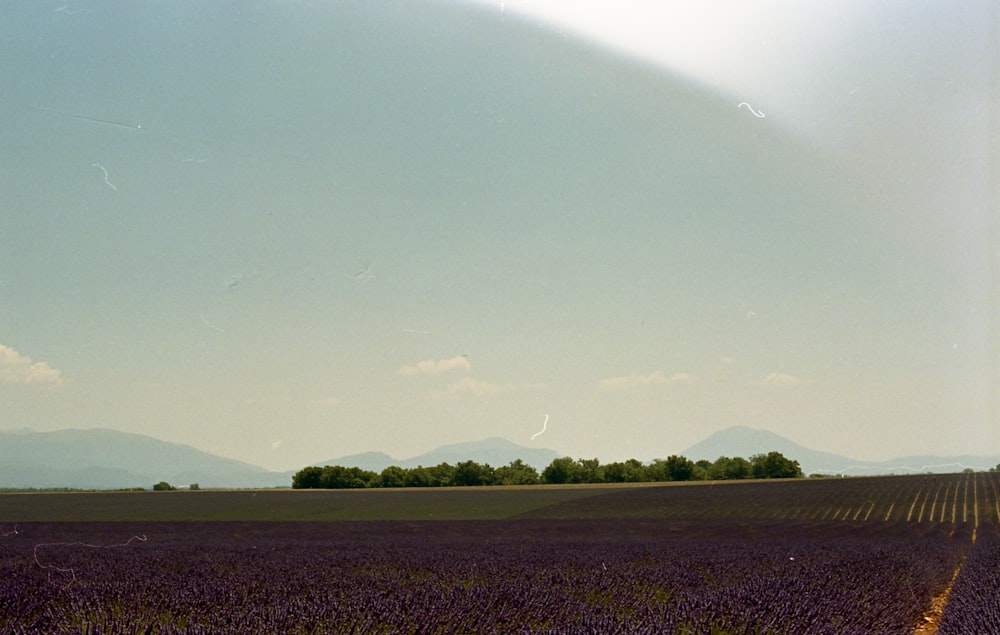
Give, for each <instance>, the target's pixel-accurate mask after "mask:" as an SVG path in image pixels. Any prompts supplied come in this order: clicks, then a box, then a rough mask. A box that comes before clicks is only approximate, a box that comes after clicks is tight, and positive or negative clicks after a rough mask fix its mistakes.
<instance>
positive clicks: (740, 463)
mask: <svg viewBox="0 0 1000 635" xmlns="http://www.w3.org/2000/svg"><path fill="white" fill-rule="evenodd" d="M708 478H710V479H714V480H719V481H726V480H733V479H742V478H750V462H749V461H747V460H746V459H744V458H743V457H742V456H736V457H733V458H729V457H728V456H720V457H719V458H717V459H715V462H714V463H712V465H711V466H709V468H708Z"/></svg>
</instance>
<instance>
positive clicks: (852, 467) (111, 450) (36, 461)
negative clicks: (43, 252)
mask: <svg viewBox="0 0 1000 635" xmlns="http://www.w3.org/2000/svg"><path fill="white" fill-rule="evenodd" d="M771 451H778V452H781V453H782V454H784V455H785V456H786V457H788V458H790V459H794V460H796V461H798V462H799V465H800V466H801V467H802V470H803V472H805V473H806V474H815V473H822V474H844V475H851V476H857V475H874V474H910V473H916V472H960V471H962V470H964V469H966V468H972V469H974V470H986V469H989V468H991V467H996V466H997V465H998V464H1000V456H946V457H943V456H909V457H902V458H898V459H893V460H891V461H878V462H873V461H857V460H854V459H851V458H848V457H844V456H840V455H837V454H831V453H828V452H818V451H816V450H810V449H809V448H806V447H804V446H802V445H799V444H797V443H795V442H794V441H791V440H789V439H786V438H785V437H782V436H779V435H777V434H774V433H772V432H768V431H767V430H756V429H752V428H745V427H740V426H737V427H733V428H727V429H725V430H720V431H719V432H716V433H714V434H712V435H710V436H709V437H708V438H706V439H705V440H704V441H701V442H699V443H696V444H695V445H693V446H691V447H690V448H688V449H687V450H685V451H683V452H679V453H678V454H682V455H684V456H686V457H687V458H689V459H691V460H695V461H697V460H701V459H706V460H709V461H714V460H715V459H717V458H719V457H720V456H730V457H731V456H742V457H744V458H750V457H751V456H752V455H754V454H759V453H766V452H771ZM666 454H672V453H671V452H668V453H666ZM559 456H563V455H561V454H559V453H558V452H556V451H554V450H549V449H538V448H529V447H525V446H522V445H518V444H516V443H512V442H510V441H508V440H506V439H501V438H491V439H485V440H482V441H473V442H468V443H456V444H452V445H444V446H441V447H439V448H436V449H434V450H432V451H430V452H427V453H424V454H421V455H419V456H414V457H411V458H408V459H394V458H393V457H391V456H389V455H388V454H384V453H382V452H366V453H363V454H352V455H348V456H341V457H338V458H333V459H329V460H325V461H318V462H315V463H312V465H343V466H347V467H360V468H363V469H366V470H372V471H375V472H380V471H382V470H383V469H384V468H385V467H387V466H389V465H398V466H400V467H405V468H411V467H416V466H418V465H423V466H432V465H437V464H439V463H451V464H452V465H454V464H456V463H459V462H461V461H467V460H472V461H476V462H477V463H489V464H490V465H492V466H494V467H499V466H501V465H507V464H508V463H510V462H511V461H513V460H515V459H521V460H522V461H524V462H525V463H527V464H529V465H531V466H533V467H535V468H536V469H538V470H541V469H543V468H544V467H545V466H547V465H548V464H549V463H551V462H552V459H555V458H557V457H559ZM649 458H652V457H649ZM603 462H609V461H603ZM302 467H306V466H305V465H303V466H302ZM294 473H295V471H288V472H272V471H268V470H266V469H264V468H262V467H259V466H256V465H252V464H250V463H245V462H243V461H237V460H234V459H228V458H224V457H220V456H217V455H214V454H209V453H208V452H203V451H201V450H198V449H197V448H194V447H192V446H189V445H183V444H179V443H169V442H167V441H161V440H159V439H155V438H153V437H149V436H145V435H141V434H131V433H126V432H119V431H116V430H108V429H89V430H73V429H71V430H57V431H54V432H35V431H32V430H0V488H23V487H36V488H52V487H71V488H81V489H120V488H128V487H144V488H147V489H149V488H151V487H152V486H153V484H155V483H159V482H160V481H166V482H168V483H170V484H172V485H174V486H180V487H183V486H187V485H189V484H191V483H198V484H199V485H200V486H201V487H206V488H259V487H288V486H290V485H291V482H292V475H293V474H294Z"/></svg>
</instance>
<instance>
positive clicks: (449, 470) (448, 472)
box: [427, 462, 455, 487]
mask: <svg viewBox="0 0 1000 635" xmlns="http://www.w3.org/2000/svg"><path fill="white" fill-rule="evenodd" d="M427 472H428V473H429V474H430V477H431V487H442V486H445V485H451V479H452V478H453V477H454V476H455V466H454V465H451V464H450V463H447V462H444V463H438V464H437V465H435V466H433V467H429V468H427Z"/></svg>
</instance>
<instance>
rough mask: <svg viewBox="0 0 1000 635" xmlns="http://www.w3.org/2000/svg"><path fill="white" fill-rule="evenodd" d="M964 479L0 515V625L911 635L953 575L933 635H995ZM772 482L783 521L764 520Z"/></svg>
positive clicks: (112, 629) (994, 551) (36, 628)
mask: <svg viewBox="0 0 1000 635" xmlns="http://www.w3.org/2000/svg"><path fill="white" fill-rule="evenodd" d="M975 477H976V478H975V479H970V478H969V475H942V476H939V477H934V478H936V479H940V482H929V481H927V480H926V479H924V478H923V477H912V478H910V480H909V481H906V480H898V479H896V480H889V481H887V480H886V479H878V478H873V479H844V480H836V481H829V482H826V484H824V485H823V487H821V488H819V489H810V488H815V486H814V485H813V484H812V483H809V482H800V483H798V484H796V483H780V484H779V483H775V484H767V483H761V484H747V485H753V487H748V488H747V489H746V490H743V493H744V496H743V498H742V499H741V500H742V501H743V503H742V504H743V505H744V507H743V509H744V511H743V512H741V513H736V511H734V510H733V509H735V508H736V507H737V499H735V498H733V499H731V506H732V508H731V509H730V510H729V512H730V513H722V512H723V511H724V508H723V507H720V502H719V500H718V491H717V490H719V489H720V488H718V487H715V488H712V487H711V486H709V485H704V486H687V487H657V488H636V489H634V490H629V491H627V492H622V491H616V492H609V493H603V494H600V495H596V496H592V497H590V498H587V499H583V498H579V499H576V500H574V501H564V502H562V503H556V504H554V505H552V506H551V507H550V508H549V512H550V517H547V518H545V517H541V516H544V514H545V508H542V509H536V510H534V511H532V512H530V513H522V514H519V516H520V517H517V518H494V519H486V520H374V521H369V520H366V521H296V520H275V521H232V520H217V521H141V522H120V521H114V522H99V521H88V522H80V521H68V522H53V521H44V522H41V521H23V522H17V523H3V522H0V633H136V632H139V633H219V632H227V633H260V632H282V633H820V634H821V633H865V634H871V633H914V632H915V629H917V628H918V627H921V628H923V627H924V626H926V625H927V624H928V622H930V621H935V622H936V620H937V616H933V617H932V618H929V617H928V611H929V609H930V607H931V606H932V605H933V604H934V599H935V598H936V597H938V598H940V597H941V596H942V594H943V593H944V592H945V591H946V590H947V589H948V587H949V584H950V583H951V582H952V580H953V579H954V585H953V587H952V588H951V593H950V595H949V596H948V598H947V603H946V605H945V608H944V614H943V616H941V617H940V620H941V631H940V632H942V633H967V632H984V631H985V632H990V631H995V630H996V626H997V614H998V611H997V608H998V607H997V597H998V595H997V588H996V582H995V575H994V572H995V571H996V570H997V568H998V567H1000V561H998V560H1000V536H998V534H997V531H998V527H1000V525H998V523H997V522H996V520H995V519H996V515H995V514H993V513H992V512H991V513H990V514H987V513H985V510H984V509H983V507H985V505H986V504H990V503H991V500H992V499H989V498H984V499H982V500H981V501H980V503H982V505H980V506H979V513H978V515H977V513H976V509H977V506H976V505H975V504H973V503H975V502H976V501H977V500H979V499H978V498H977V496H978V494H979V493H981V492H983V491H987V492H989V491H994V490H993V489H992V488H993V486H994V484H995V483H994V479H993V477H994V475H992V474H990V475H983V474H979V475H975ZM966 480H970V481H972V482H971V483H970V488H969V491H970V496H969V497H967V498H963V496H962V492H964V483H965V481H966ZM907 482H909V483H910V484H911V486H912V490H911V491H909V492H903V491H897V490H898V489H899V488H902V487H903V486H904V485H905V484H906V483H907ZM956 483H957V484H958V485H956ZM831 484H837V485H839V486H840V487H841V488H842V492H843V497H844V502H843V504H842V505H840V507H839V508H840V509H842V510H843V509H844V508H845V507H846V506H848V504H850V505H853V504H854V503H852V502H851V501H854V500H855V498H856V496H855V492H857V491H861V490H864V489H865V488H870V489H871V492H872V493H874V492H876V491H883V490H884V491H886V492H889V493H888V494H886V495H885V496H884V497H883V498H884V501H885V506H886V509H888V508H889V506H891V508H892V510H893V511H892V512H890V513H889V514H888V516H889V520H886V519H885V514H884V513H882V512H880V513H878V514H875V513H874V510H873V513H872V514H867V520H866V519H864V516H866V514H864V513H863V511H858V512H852V513H847V514H845V512H843V511H841V512H840V513H838V514H836V515H832V514H830V513H826V518H823V517H822V516H823V513H822V512H820V511H819V509H820V508H823V507H828V506H829V504H830V502H831V501H832V500H833V494H832V489H831V487H832V485H831ZM768 486H772V487H773V489H771V490H769V489H768ZM796 486H798V487H796ZM780 488H788V489H785V490H783V491H785V493H786V495H787V496H786V497H785V500H786V501H787V502H788V504H789V505H792V507H794V508H795V509H796V510H798V512H797V513H795V514H794V516H796V517H789V516H790V515H791V512H789V513H786V514H785V515H784V516H785V517H782V514H781V513H779V512H778V511H776V510H774V509H771V510H770V511H769V512H768V513H763V512H764V511H765V509H764V507H763V505H764V503H765V502H767V503H768V504H769V505H772V506H774V505H779V504H780V503H779V502H778V499H775V498H774V497H773V496H772V494H773V491H777V490H778V489H780ZM803 488H805V490H803ZM973 490H975V492H976V496H971V494H972V492H973ZM699 491H700V492H701V498H700V500H699V498H698V497H697V496H696V495H695V494H696V493H697V492H699ZM730 491H733V492H735V491H737V490H730ZM796 491H809V492H811V494H809V495H806V494H802V495H793V493H794V492H796ZM945 491H947V492H948V493H949V494H948V498H947V501H948V503H947V504H948V505H949V507H948V508H947V511H946V512H945V513H944V514H943V515H942V513H941V505H943V504H944V494H943V492H945ZM934 492H939V496H938V499H937V502H935V498H934ZM955 492H958V494H955ZM458 494H460V493H459V492H456V495H458ZM818 494H822V495H818ZM904 494H905V495H904ZM189 496H191V497H192V498H191V500H194V499H195V498H196V497H197V496H198V495H197V494H191V495H189ZM810 496H811V497H812V498H814V499H815V501H816V503H815V504H816V507H817V511H816V512H815V513H802V510H801V509H800V507H799V506H800V505H801V504H803V501H804V500H807V499H808V498H809V497H810ZM883 498H879V497H877V496H874V495H873V496H870V497H869V498H868V500H869V501H870V502H869V503H868V507H873V508H875V509H882V508H881V507H879V505H881V503H879V502H878V501H880V500H883ZM754 499H756V502H754ZM925 499H926V501H925ZM24 500H25V504H28V503H29V501H28V499H24ZM586 501H590V504H591V507H590V516H591V517H589V518H588V517H585V515H584V512H585V511H586V510H587V508H586V507H581V505H585V503H586ZM613 501H621V502H622V504H623V507H622V508H619V507H617V506H616V505H614V504H612V502H613ZM890 501H894V502H890ZM900 501H902V503H905V504H902V505H900ZM965 502H968V503H969V505H970V509H971V512H970V513H968V514H966V515H965V520H963V515H962V511H963V510H964V509H965V507H964V503H965ZM953 504H954V505H953ZM992 504H994V506H995V501H993V503H992ZM921 505H923V506H924V513H923V515H922V516H921V518H920V519H919V520H918V517H917V515H916V514H917V513H918V511H917V510H919V508H920V507H921ZM956 505H958V506H956ZM643 506H645V507H644V508H645V514H644V515H645V517H634V518H622V517H620V516H621V514H620V512H621V511H622V509H624V508H625V507H627V508H628V509H631V510H632V511H633V512H635V513H634V514H633V515H635V516H641V515H642V514H638V511H637V510H640V509H642V508H643ZM834 506H835V505H834ZM931 506H933V507H934V510H935V511H934V513H930V508H931ZM571 507H573V508H575V509H576V510H577V511H576V513H577V515H578V517H575V518H560V517H559V516H565V515H567V514H569V513H570V508H571ZM899 507H905V508H906V513H905V514H902V513H901V514H900V516H901V517H900V518H896V511H895V510H896V509H897V508H899ZM959 507H961V508H959ZM911 508H912V509H913V513H910V509H911ZM685 509H686V510H687V513H682V512H683V511H684V510H685ZM705 509H715V510H716V511H717V512H718V513H711V514H710V513H707V512H704V510H705ZM852 509H853V507H852ZM859 509H861V510H863V509H864V507H863V506H862V507H860V508H859ZM699 510H701V513H700V514H698V513H696V512H699ZM753 510H756V511H757V513H751V511H753ZM994 511H995V507H994ZM600 513H603V514H604V515H605V517H597V516H599V514H600ZM527 516H536V517H527ZM803 516H804V517H803ZM816 516H819V517H816ZM831 516H832V517H831ZM907 516H908V517H909V520H907V519H906V517H907ZM952 516H954V521H953V520H952ZM956 572H957V576H956ZM917 632H928V631H925V630H921V631H917Z"/></svg>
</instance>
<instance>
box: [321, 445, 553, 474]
mask: <svg viewBox="0 0 1000 635" xmlns="http://www.w3.org/2000/svg"><path fill="white" fill-rule="evenodd" d="M560 456H561V455H560V454H559V453H558V452H556V451H555V450H549V449H544V448H529V447H525V446H523V445H518V444H516V443H513V442H511V441H508V440H507V439H501V438H499V437H492V438H489V439H484V440H482V441H469V442H466V443H453V444H450V445H442V446H441V447H438V448H435V449H433V450H431V451H430V452H425V453H424V454H420V455H417V456H414V457H410V458H408V459H394V458H392V457H391V456H389V455H388V454H384V453H382V452H366V453H364V454H351V455H348V456H341V457H338V458H335V459H329V460H327V461H321V462H319V463H318V464H317V465H343V466H345V467H360V468H362V469H365V470H373V471H375V472H381V471H382V470H384V469H385V468H387V467H389V466H390V465H398V466H399V467H405V468H413V467H417V466H418V465H423V466H424V467H429V466H431V465H438V464H439V463H452V464H455V463H458V462H460V461H475V462H476V463H489V464H490V465H492V466H493V467H500V466H501V465H507V464H508V463H510V462H511V461H513V460H515V459H521V460H522V461H524V462H525V463H526V464H528V465H531V466H532V467H534V468H535V469H537V470H539V471H541V470H542V469H543V468H545V466H546V465H548V464H549V463H551V462H552V459H557V458H559V457H560Z"/></svg>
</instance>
